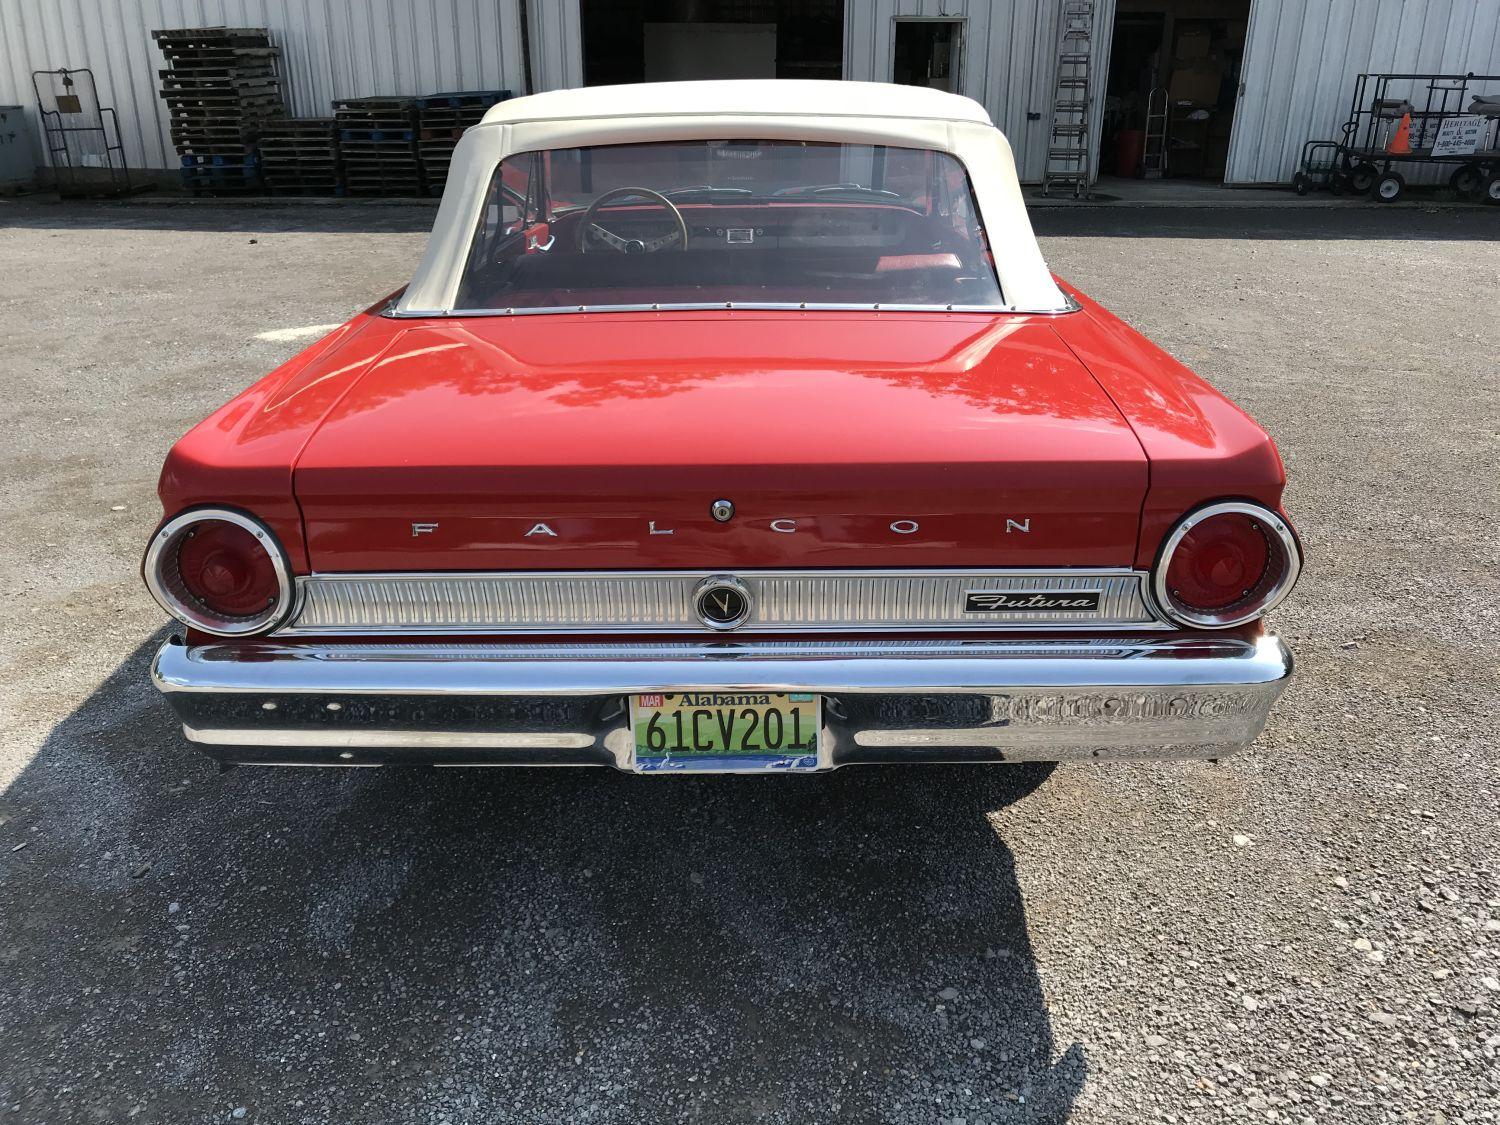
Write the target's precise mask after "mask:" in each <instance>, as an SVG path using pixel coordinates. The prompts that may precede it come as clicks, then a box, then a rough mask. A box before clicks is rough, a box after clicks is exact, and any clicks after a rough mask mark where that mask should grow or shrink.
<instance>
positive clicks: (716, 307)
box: [385, 294, 1080, 320]
mask: <svg viewBox="0 0 1500 1125" xmlns="http://www.w3.org/2000/svg"><path fill="white" fill-rule="evenodd" d="M1064 296H1065V297H1066V294H1064ZM1079 307H1080V306H1079V305H1078V303H1077V302H1076V301H1074V300H1073V298H1072V297H1067V306H1066V307H1065V308H1061V309H1044V310H1037V309H1023V308H1018V307H1017V306H1015V305H909V304H869V305H854V304H818V303H815V302H812V301H805V302H791V301H789V302H780V301H693V302H680V303H669V302H666V301H663V302H661V303H660V304H649V305H642V304H634V305H548V306H543V307H531V306H521V307H516V308H504V309H431V310H424V309H406V310H404V311H403V310H397V309H396V308H395V307H394V306H392V307H391V308H389V309H387V310H386V311H385V315H386V316H388V317H392V318H394V319H398V320H430V319H434V318H436V319H448V318H456V317H473V316H566V315H570V314H571V315H573V316H577V315H579V314H581V313H611V312H615V313H643V312H646V313H649V312H731V311H732V312H882V313H883V312H901V313H917V312H923V313H986V314H989V315H999V314H1019V315H1023V316H1066V315H1067V314H1068V313H1074V312H1077V311H1078V309H1079Z"/></svg>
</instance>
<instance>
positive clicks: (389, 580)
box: [277, 567, 1168, 636]
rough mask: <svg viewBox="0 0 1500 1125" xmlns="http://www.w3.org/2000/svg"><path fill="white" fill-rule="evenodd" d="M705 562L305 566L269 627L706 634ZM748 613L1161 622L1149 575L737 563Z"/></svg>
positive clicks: (750, 626) (1017, 622)
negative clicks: (285, 617)
mask: <svg viewBox="0 0 1500 1125" xmlns="http://www.w3.org/2000/svg"><path fill="white" fill-rule="evenodd" d="M715 573H716V572H714V571H706V570H705V571H671V570H666V571H663V570H656V571H599V572H582V571H580V572H567V571H525V572H522V571H507V572H494V573H478V572H475V573H415V574H314V575H311V576H308V577H304V578H299V579H298V580H297V586H298V601H297V610H296V613H295V614H294V616H293V618H292V621H291V623H290V624H289V625H287V626H285V627H284V628H282V629H281V630H280V631H279V632H278V634H277V635H278V636H340V635H343V636H354V635H357V636H370V635H377V634H382V633H391V634H404V635H412V634H433V635H445V636H446V635H462V634H470V635H480V634H496V633H527V632H534V633H537V632H546V633H567V632H576V633H590V634H599V633H614V632H629V633H635V634H639V633H652V632H673V633H682V632H702V633H712V632H713V631H712V630H710V629H709V628H708V627H707V626H706V625H704V624H703V622H702V621H700V620H699V618H698V616H697V614H696V613H695V612H694V609H693V591H694V589H695V588H696V587H697V585H698V584H699V583H700V582H702V581H703V580H704V579H705V578H708V577H710V576H711V575H713V574H715ZM734 577H735V578H737V579H739V580H740V581H741V582H743V583H744V584H745V585H746V586H747V587H748V588H749V591H750V596H751V611H750V616H749V618H748V619H747V620H746V621H745V623H744V624H743V625H741V626H739V627H738V628H737V629H736V630H735V632H736V633H737V634H744V633H755V632H759V631H775V632H777V633H815V632H839V633H848V632H859V631H875V630H881V631H890V630H896V631H907V630H910V631H923V630H925V631H929V632H931V631H939V630H941V631H944V632H947V631H953V630H984V631H986V632H996V631H1005V630H1014V629H1027V630H1031V631H1035V630H1037V629H1039V628H1041V629H1047V630H1054V629H1063V630H1067V629H1089V630H1092V631H1095V632H1098V631H1100V630H1110V629H1128V630H1151V629H1166V628H1168V626H1167V625H1166V624H1165V623H1164V622H1162V621H1161V620H1160V619H1159V618H1158V617H1157V616H1156V615H1155V614H1154V613H1153V612H1152V611H1151V609H1150V607H1149V604H1148V602H1147V600H1146V599H1147V596H1148V595H1147V593H1146V590H1147V587H1148V583H1149V578H1150V576H1149V574H1148V573H1147V572H1145V571H1136V570H1129V569H1123V568H1101V567H1093V568H1089V567H1079V568H1074V569H1056V570H1020V569H1006V570H992V571H984V570H953V569H948V570H864V571H848V570H842V571H841V570H824V571H817V570H812V571H806V570H804V571H742V572H739V573H737V574H735V575H734ZM985 592H1010V593H1018V592H1024V593H1034V592H1041V593H1052V594H1061V593H1069V592H1076V593H1086V594H1097V595H1098V607H1097V608H1096V609H1090V610H1062V611H1059V610H1036V611H1027V610H1007V611H1005V612H970V611H967V610H966V609H965V599H966V596H967V595H968V594H970V593H985Z"/></svg>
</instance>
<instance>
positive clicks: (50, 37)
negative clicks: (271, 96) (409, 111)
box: [0, 0, 524, 168]
mask: <svg viewBox="0 0 1500 1125" xmlns="http://www.w3.org/2000/svg"><path fill="white" fill-rule="evenodd" d="M520 2H521V0H423V2H422V3H412V2H410V0H3V2H0V103H13V104H17V105H23V106H26V107H28V109H29V110H30V112H31V114H32V126H33V130H34V132H35V133H36V135H37V136H38V137H40V134H41V127H40V123H39V122H37V121H36V118H35V102H36V98H35V95H34V94H33V93H32V89H31V72H32V71H34V70H55V69H56V68H58V67H63V66H66V67H89V68H90V69H92V70H93V71H94V77H95V80H96V81H97V82H98V84H99V98H100V101H101V102H103V103H104V104H105V105H112V106H114V107H115V110H116V112H117V113H118V114H119V118H120V131H121V133H122V134H123V141H124V145H125V153H126V157H127V159H128V160H129V162H130V164H131V166H132V167H137V168H171V167H175V166H176V165H177V158H176V155H175V154H174V152H173V150H172V146H171V141H170V138H169V136H168V132H167V118H166V112H165V107H164V105H163V103H162V101H161V99H160V97H158V95H157V77H156V72H157V71H158V70H159V69H161V68H162V67H163V66H164V65H165V64H164V63H163V61H162V57H161V52H160V51H158V50H157V49H156V44H155V43H153V42H152V40H151V32H152V31H153V30H155V29H158V28H170V27H213V26H228V27H266V28H270V30H271V33H272V35H273V36H274V37H275V39H276V41H277V42H278V44H279V45H280V46H281V49H282V71H283V87H284V89H285V91H286V95H287V102H288V108H289V110H290V112H292V113H293V114H295V115H297V116H300V117H323V116H327V115H328V114H329V113H330V107H329V102H331V101H332V100H333V99H334V98H351V97H359V96H362V95H366V94H421V93H432V92H434V91H437V90H453V89H510V90H512V91H514V92H515V93H518V94H519V93H522V92H523V89H522V85H523V81H524V78H523V75H524V68H523V66H522V59H521V32H520V7H519V5H520ZM39 162H40V156H39Z"/></svg>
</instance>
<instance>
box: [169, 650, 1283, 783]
mask: <svg viewBox="0 0 1500 1125" xmlns="http://www.w3.org/2000/svg"><path fill="white" fill-rule="evenodd" d="M1291 672H1292V658H1291V654H1290V653H1289V652H1288V651H1287V649H1286V646H1285V645H1283V644H1282V643H1281V641H1280V640H1279V639H1277V638H1276V637H1272V636H1262V637H1259V638H1254V639H1242V638H1239V637H1230V636H1225V637H1192V638H1184V637H1181V636H1177V637H1170V638H1154V639H1145V638H1140V637H1132V638H1112V639H1089V640H1049V641H1021V640H1016V641H926V640H915V641H847V642H846V641H807V642H802V641H745V642H726V643H696V642H692V643H659V644H461V643H448V644H423V643H408V644H395V643H392V644H356V643H348V644H341V643H337V642H324V643H306V644H297V643H275V642H263V643H240V644H205V645H201V646H195V647H191V648H189V647H187V646H186V645H185V644H184V643H183V642H182V641H181V640H179V639H177V638H173V639H171V640H169V641H168V642H167V643H166V644H164V645H163V646H162V648H161V650H160V651H159V652H158V653H157V655H156V659H155V661H154V663H153V665H152V678H153V679H154V681H155V683H156V686H157V687H158V688H160V689H161V691H162V692H163V693H164V694H165V695H166V697H167V699H168V700H169V701H170V702H171V704H172V706H173V708H174V709H175V710H176V712H177V714H178V716H179V717H180V718H181V720H182V724H183V731H184V733H185V734H186V736H187V737H188V739H190V740H191V741H193V742H195V743H197V744H198V745H199V747H200V748H201V749H203V750H204V751H206V752H208V753H209V754H211V755H212V756H214V757H215V758H218V759H219V760H220V761H223V762H230V763H245V764H250V763H254V764H263V765H347V766H375V765H385V764H388V763H395V762H421V763H426V764H429V765H436V766H499V765H600V766H616V767H619V768H621V769H629V768H630V766H631V754H632V748H631V739H630V735H629V732H628V730H627V706H626V700H627V698H628V696H630V695H632V694H635V693H641V692H663V691H696V690H702V691H723V690H736V691H772V692H817V693H819V694H821V695H822V696H823V697H824V707H823V714H824V731H823V751H822V756H821V759H820V761H819V763H818V764H819V767H820V768H822V769H833V768H835V767H837V766H842V765H850V764H854V763H874V762H1012V761H1074V760H1091V759H1163V758H1221V757H1225V756H1227V755H1229V754H1232V753H1234V752H1235V751H1237V750H1241V749H1243V748H1244V747H1246V746H1248V745H1249V744H1250V743H1251V742H1252V741H1253V740H1254V739H1255V737H1256V736H1257V735H1259V734H1260V732H1261V730H1262V729H1263V728H1264V726H1265V723H1266V717H1267V714H1268V713H1269V711H1270V709H1271V705H1272V704H1273V703H1274V702H1275V701H1276V697H1277V696H1279V695H1280V694H1281V691H1282V689H1283V688H1284V687H1285V686H1286V682H1287V679H1288V678H1289V677H1290V676H1291Z"/></svg>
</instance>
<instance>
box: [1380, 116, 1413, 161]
mask: <svg viewBox="0 0 1500 1125" xmlns="http://www.w3.org/2000/svg"><path fill="white" fill-rule="evenodd" d="M1385 151H1386V152H1388V153H1390V154H1391V155H1393V156H1407V155H1409V154H1410V153H1411V114H1409V113H1403V114H1402V115H1401V124H1399V125H1397V126H1396V135H1395V136H1394V137H1392V138H1391V143H1390V144H1388V145H1386V146H1385Z"/></svg>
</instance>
